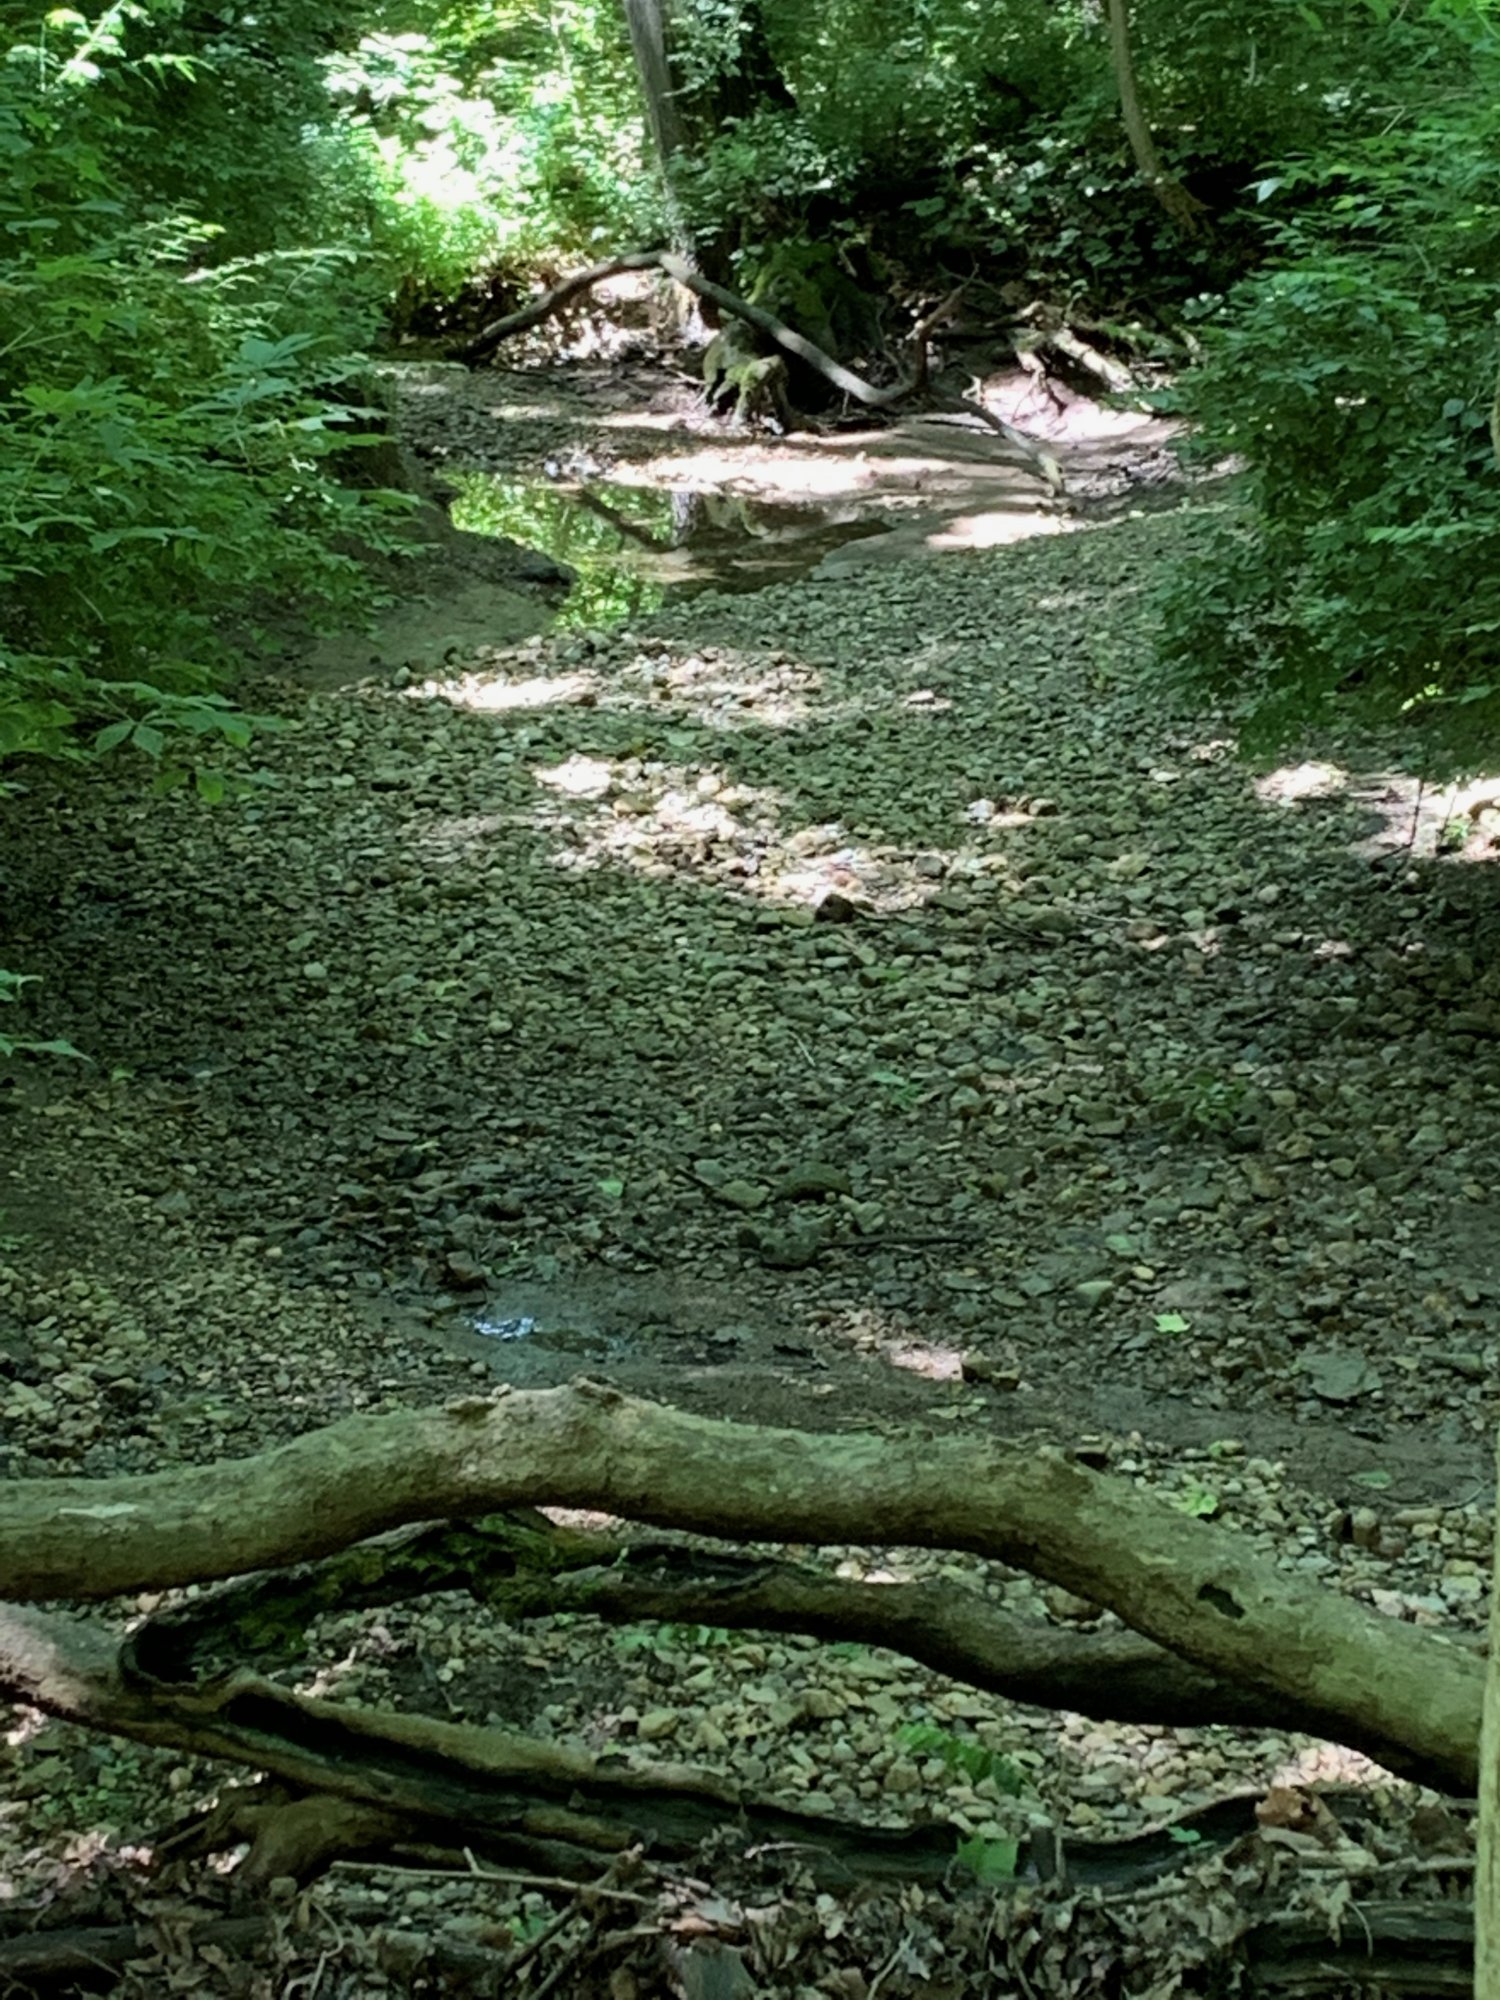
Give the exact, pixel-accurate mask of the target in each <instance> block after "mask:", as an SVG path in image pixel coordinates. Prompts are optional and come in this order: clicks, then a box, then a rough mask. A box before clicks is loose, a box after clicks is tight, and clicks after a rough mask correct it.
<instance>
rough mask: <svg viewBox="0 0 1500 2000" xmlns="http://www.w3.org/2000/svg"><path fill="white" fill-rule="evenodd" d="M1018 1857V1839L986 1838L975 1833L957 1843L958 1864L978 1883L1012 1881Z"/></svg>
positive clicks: (1019, 1856)
mask: <svg viewBox="0 0 1500 2000" xmlns="http://www.w3.org/2000/svg"><path fill="white" fill-rule="evenodd" d="M1020 1858H1021V1843H1020V1841H1019V1840H986V1839H984V1837H983V1836H982V1835H981V1834H977V1833H976V1834H971V1835H970V1837H969V1838H968V1839H967V1840H961V1841H960V1842H959V1843H958V1860H959V1863H960V1865H961V1866H963V1867H965V1868H967V1869H969V1870H971V1871H972V1873H973V1876H974V1879H975V1881H977V1882H980V1883H989V1882H1013V1881H1014V1880H1015V1874H1016V1866H1017V1863H1018V1862H1019V1861H1020Z"/></svg>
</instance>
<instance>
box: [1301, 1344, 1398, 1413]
mask: <svg viewBox="0 0 1500 2000" xmlns="http://www.w3.org/2000/svg"><path fill="white" fill-rule="evenodd" d="M1297 1366H1298V1369H1299V1371H1300V1372H1301V1373H1302V1374H1303V1375H1305V1376H1306V1377H1307V1386H1308V1387H1309V1388H1310V1389H1311V1390H1312V1392H1313V1394H1314V1395H1315V1396H1318V1397H1321V1399H1322V1400H1323V1401H1324V1402H1325V1403H1352V1402H1354V1401H1355V1400H1356V1398H1357V1397H1360V1396H1368V1395H1370V1394H1371V1393H1372V1392H1373V1391H1374V1390H1376V1389H1378V1388H1379V1387H1380V1386H1381V1378H1380V1375H1379V1373H1378V1372H1377V1370H1376V1369H1374V1368H1372V1367H1371V1365H1370V1363H1369V1362H1368V1361H1367V1360H1366V1359H1365V1357H1364V1356H1363V1355H1362V1354H1341V1353H1339V1352H1337V1351H1336V1350H1334V1349H1332V1348H1321V1349H1315V1350H1313V1351H1312V1352H1310V1353H1307V1354H1304V1355H1303V1357H1302V1359H1301V1361H1300V1362H1299V1363H1298V1364H1297Z"/></svg>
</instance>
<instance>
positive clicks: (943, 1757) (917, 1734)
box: [897, 1722, 1026, 1798]
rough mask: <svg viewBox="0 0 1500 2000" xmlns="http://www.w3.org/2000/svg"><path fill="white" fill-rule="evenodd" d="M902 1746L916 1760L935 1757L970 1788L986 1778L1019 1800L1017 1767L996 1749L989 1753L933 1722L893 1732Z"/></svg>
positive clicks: (1022, 1781) (1021, 1785) (1023, 1785)
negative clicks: (967, 1782)
mask: <svg viewBox="0 0 1500 2000" xmlns="http://www.w3.org/2000/svg"><path fill="white" fill-rule="evenodd" d="M897 1740H898V1741H899V1742H900V1743H901V1744H902V1746H903V1747H904V1748H905V1749H907V1750H910V1751H912V1752H913V1753H914V1754H915V1755H916V1756H919V1757H935V1758H936V1759H937V1760H938V1762H939V1763H940V1764H942V1765H943V1767H944V1768H945V1769H946V1770H949V1771H952V1772H955V1773H957V1774H959V1775H961V1776H962V1777H964V1778H966V1779H967V1780H968V1781H969V1783H970V1784H971V1785H979V1784H983V1783H984V1781H985V1779H987V1778H988V1779H990V1780H991V1781H992V1782H993V1783H994V1785H995V1786H996V1788H997V1789H998V1790H999V1791H1002V1792H1004V1793H1006V1794H1007V1796H1009V1797H1010V1798H1019V1796H1020V1795H1021V1793H1022V1792H1023V1791H1024V1790H1025V1789H1026V1781H1025V1779H1024V1778H1023V1777H1022V1776H1021V1772H1020V1768H1019V1766H1018V1765H1017V1764H1015V1763H1014V1762H1013V1761H1012V1760H1011V1759H1010V1758H1009V1757H1004V1756H1002V1755H1001V1754H1000V1752H999V1751H998V1750H990V1749H987V1748H986V1747H985V1745H984V1744H983V1743H976V1742H975V1741H974V1740H973V1738H972V1737H968V1736H955V1735H954V1733H953V1731H952V1730H950V1729H940V1728H939V1727H938V1726H937V1724H936V1723H931V1722H912V1723H908V1724H906V1725H905V1726H904V1727H903V1728H902V1729H900V1730H898V1731H897Z"/></svg>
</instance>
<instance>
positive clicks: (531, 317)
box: [458, 250, 1063, 495]
mask: <svg viewBox="0 0 1500 2000" xmlns="http://www.w3.org/2000/svg"><path fill="white" fill-rule="evenodd" d="M652 269H655V270H659V271H661V272H662V273H663V275H664V276H666V277H669V278H671V279H673V280H674V281H675V282H676V283H677V284H679V285H682V286H684V287H685V288H686V289H687V290H688V291H690V292H692V293H694V294H695V296H696V297H698V298H700V299H706V300H708V302H709V303H710V304H711V305H715V306H717V307H718V308H719V310H720V311H721V312H726V313H728V314H729V315H730V316H731V317H732V318H734V319H738V320H741V321H743V323H744V324H745V325H746V326H749V327H753V328H754V329H755V331H756V332H757V333H759V334H762V335H763V336H764V337H765V338H766V339H767V340H769V341H771V342H773V343H774V344H775V345H776V346H777V347H779V348H781V349H782V350H783V351H784V352H785V353H787V354H792V355H795V356H796V358H797V359H798V360H799V361H801V362H803V363H804V364H805V365H806V366H807V367H809V368H811V369H812V370H813V371H814V373H815V374H818V375H821V376H822V377H823V379H824V380H825V381H826V382H828V383H830V384H831V385H832V386H833V387H834V388H835V389H837V390H838V391H839V392H840V394H842V395H845V396H847V397H848V398H849V399H850V401H851V402H855V403H858V404H859V405H860V407H861V408H862V409H867V410H889V409H893V408H894V407H895V406H896V405H897V404H898V403H902V402H905V401H907V400H908V399H909V398H910V397H912V396H913V395H916V394H919V393H921V392H922V391H923V390H924V389H925V387H926V382H927V360H926V353H925V347H924V346H922V345H921V344H920V343H919V359H918V364H917V367H916V370H915V371H914V373H913V374H912V375H911V376H910V378H909V379H908V380H906V381H904V382H893V383H891V384H890V385H889V386H887V387H886V388H883V389H879V388H876V387H875V385H874V384H873V383H871V382H867V381H866V380H865V379H864V377H863V376H862V375H856V374H855V372H854V371H853V369H852V368H846V367H845V366H844V365H843V363H842V362H841V361H836V360H835V359H834V358H833V356H832V355H831V354H828V353H826V352H825V351H824V350H823V349H822V348H821V347H819V346H818V344H817V343H816V341H812V340H809V339H808V338H807V337H806V335H805V334H801V333H798V332H797V330H796V329H795V327H790V326H788V325H787V323H786V321H785V320H782V319H778V318H777V317H776V315H775V314H774V313H770V312H767V311H766V309H765V308H764V306H757V305H752V304H751V302H750V301H749V300H748V299H742V298H741V297H740V296H739V295H738V293H736V292H731V291H729V290H727V289H726V287H725V286H723V285H719V284H715V283H714V281H713V279H711V278H706V277H704V275H703V273H702V272H701V271H699V270H697V269H695V267H694V266H693V265H692V264H690V263H689V262H688V260H687V259H686V258H685V257H679V256H677V255H675V254H674V253H673V252H672V251H670V250H633V251H629V252H627V253H626V254H624V255H623V256H620V257H612V258H610V259H609V260H608V262H607V263H603V264H595V265H592V266H591V267H590V268H589V269H588V270H586V271H576V272H575V273H574V274H573V275H572V277H570V278H566V279H564V281H563V282H562V283H561V284H560V285H554V286H553V288H552V290H551V291H550V292H546V293H544V294H543V296H542V297H541V298H540V299H536V300H534V301H533V302H532V304H530V305H528V306H524V307H522V308H521V309H520V311H518V312H513V313H510V314H508V315H507V316H506V317H505V318H504V319H498V320H494V321H492V323H491V324H490V325H489V326H487V327H485V328H484V329H483V331H482V332H480V333H478V334H476V335H475V336H474V338H473V339H472V340H471V341H469V342H468V343H467V345H466V346H464V347H461V348H460V349H459V350H458V358H459V359H460V360H461V361H466V362H468V363H469V364H470V365H471V366H472V365H473V364H474V363H476V362H479V361H482V360H484V359H485V357H486V356H487V355H489V354H492V353H493V352H494V350H495V349H496V348H497V347H498V346H499V345H500V343H501V342H502V341H503V340H506V339H507V338H509V336H510V335H511V334H514V333H521V332H523V331H524V330H525V329H526V328H527V327H532V326H536V325H537V324H539V322H540V321H542V320H544V319H547V318H549V317H550V316H551V315H552V314H553V313H556V312H559V311H560V310H561V309H562V307H563V306H565V305H566V304H567V303H568V301H569V300H570V299H574V298H576V297H577V296H578V294H579V293H580V292H584V291H587V290H589V288H590V287H591V286H593V285H598V284H602V283H603V281H604V280H605V279H606V278H611V277H614V276H616V275H617V274H618V273H619V272H621V271H646V270H652ZM954 296H956V294H954ZM951 303H952V300H951V298H950V299H948V300H945V301H944V302H943V305H942V306H940V307H939V308H938V309H937V311H938V313H941V312H942V311H944V310H946V309H947V307H948V306H949V305H951ZM926 324H927V322H925V321H924V322H923V332H922V340H923V341H925V328H926ZM936 407H938V408H940V409H949V410H955V411H963V412H964V413H965V414H966V415H968V416H972V417H977V418H978V419H979V420H980V421H981V422H982V423H984V424H985V425H986V426H987V427H988V428H989V429H990V430H992V431H994V432H996V433H997V434H998V435H999V436H1000V437H1003V438H1004V439H1005V440H1006V441H1007V443H1009V444H1011V445H1013V446H1014V447H1015V449H1016V450H1017V451H1019V452H1021V453H1022V454H1023V455H1024V456H1025V457H1026V459H1027V460H1028V461H1029V463H1030V464H1032V465H1033V466H1035V468H1036V469H1037V471H1038V472H1039V473H1040V474H1041V476H1042V477H1043V479H1045V481H1046V483H1047V487H1048V490H1049V491H1050V492H1051V493H1053V494H1054V495H1055V494H1058V493H1060V492H1061V491H1062V485H1063V480H1062V471H1061V468H1060V467H1059V465H1058V463H1057V460H1056V459H1055V458H1054V457H1053V456H1052V454H1051V452H1049V451H1047V450H1045V449H1043V447H1041V446H1040V445H1037V444H1035V443H1033V441H1032V440H1031V439H1030V438H1028V437H1027V436H1025V435H1024V433H1023V432H1021V431H1018V430H1017V429H1016V428H1015V426H1014V424H1008V423H1007V422H1006V421H1005V419H1004V418H1003V417H997V416H996V415H995V414H994V412H993V411H992V410H987V409H985V408H984V407H983V405H982V404H979V403H971V402H967V401H965V400H964V399H963V398H961V397H943V398H939V399H938V401H937V403H936Z"/></svg>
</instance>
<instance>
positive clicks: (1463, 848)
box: [1254, 760, 1500, 863]
mask: <svg viewBox="0 0 1500 2000" xmlns="http://www.w3.org/2000/svg"><path fill="white" fill-rule="evenodd" d="M1254 789H1255V795H1256V797H1257V798H1258V799H1259V800H1260V801H1261V802H1262V804H1264V805H1269V806H1279V807H1282V808H1290V807H1298V806H1308V805H1314V806H1315V805H1317V804H1319V803H1321V802H1339V801H1345V802H1348V803H1349V804H1351V805H1355V806H1360V807H1363V808H1365V809H1366V811H1367V813H1368V819H1367V820H1366V823H1365V825H1364V827H1363V828H1362V830H1361V832H1360V834H1359V836H1358V838H1357V839H1355V840H1354V841H1353V842H1352V843H1351V845H1352V848H1353V851H1354V852H1355V853H1356V854H1358V855H1359V856H1361V858H1363V859H1364V860H1367V861H1373V862H1389V861H1393V860H1396V859H1398V858H1401V857H1404V858H1405V859H1407V860H1409V861H1431V860H1441V861H1444V862H1450V863H1451V862H1481V861H1484V862H1488V861H1493V860H1494V859H1495V856H1496V852H1497V846H1500V775H1496V774H1492V773H1490V774H1483V773H1482V774H1479V775H1477V776H1475V777H1471V778H1467V779H1465V780H1464V781H1463V782H1462V783H1457V782H1455V783H1450V784H1429V783H1428V782H1427V781H1426V780H1425V779H1423V778H1422V777H1420V776H1418V775H1416V774H1415V773H1412V772H1408V771H1377V772H1373V773H1359V772H1355V771H1352V770H1349V769H1347V768H1345V767H1344V766H1343V765H1340V764H1333V763H1323V762H1318V761H1315V760H1308V761H1306V762H1303V763H1300V764H1289V765H1283V766H1281V767H1280V768H1279V769H1277V770H1275V771H1270V772H1267V773H1266V775H1265V776H1264V777H1261V778H1259V779H1257V780H1256V781H1255V788H1254Z"/></svg>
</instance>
